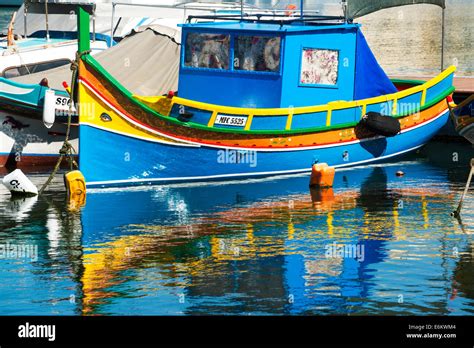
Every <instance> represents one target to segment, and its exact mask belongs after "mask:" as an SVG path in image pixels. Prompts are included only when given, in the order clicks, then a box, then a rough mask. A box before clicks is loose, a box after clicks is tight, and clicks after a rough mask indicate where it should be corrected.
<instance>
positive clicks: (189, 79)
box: [178, 68, 282, 108]
mask: <svg viewBox="0 0 474 348" xmlns="http://www.w3.org/2000/svg"><path fill="white" fill-rule="evenodd" d="M281 85H282V84H281V76H274V75H270V76H269V75H264V74H258V73H244V72H227V71H218V70H213V71H212V72H210V71H206V69H199V68H198V69H195V68H181V72H180V76H179V84H178V93H179V96H180V97H183V98H188V99H193V100H198V101H201V102H205V103H210V104H218V105H226V106H237V107H250V108H273V107H278V106H279V105H280V95H281Z"/></svg>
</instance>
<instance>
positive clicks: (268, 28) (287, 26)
mask: <svg viewBox="0 0 474 348" xmlns="http://www.w3.org/2000/svg"><path fill="white" fill-rule="evenodd" d="M180 26H181V27H183V28H185V29H190V30H194V29H198V30H199V29H202V30H210V31H254V32H255V31H256V32H278V33H282V32H289V33H309V32H318V31H321V30H328V29H332V30H338V29H339V30H340V29H352V28H358V27H360V24H353V23H341V24H321V25H305V24H304V23H298V22H293V23H284V22H283V21H282V23H281V24H279V23H265V22H256V23H249V22H237V21H227V22H205V23H199V22H198V23H187V24H181V25H180Z"/></svg>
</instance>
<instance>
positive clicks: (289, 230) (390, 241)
mask: <svg viewBox="0 0 474 348" xmlns="http://www.w3.org/2000/svg"><path fill="white" fill-rule="evenodd" d="M471 156H473V157H474V151H473V149H472V147H471V146H470V145H459V144H458V145H447V144H444V143H432V144H429V145H428V148H427V149H425V150H424V151H423V152H421V153H419V154H417V155H413V156H410V157H407V158H404V159H402V161H401V162H398V163H389V164H383V165H376V166H368V167H361V168H355V169H350V170H341V171H338V172H337V174H336V178H335V185H334V188H333V189H331V190H326V191H315V190H312V191H311V190H309V188H308V177H307V176H306V175H303V176H293V177H286V178H278V179H276V178H274V179H265V180H258V181H246V182H233V183H226V184H206V185H204V184H201V185H175V186H149V187H141V188H134V189H129V190H124V189H120V190H118V189H107V190H92V191H89V192H88V194H87V202H86V205H85V206H84V207H83V208H82V209H80V210H79V211H77V210H74V209H68V208H67V204H66V200H65V194H64V193H63V192H62V189H63V187H62V182H61V180H60V178H58V179H57V180H56V182H55V183H54V185H53V186H52V187H51V189H50V190H49V191H48V192H47V194H46V195H44V196H42V197H39V198H29V199H19V200H13V199H11V198H10V195H9V193H8V192H6V191H5V189H3V188H2V190H1V191H0V230H1V232H0V245H3V249H0V251H1V250H3V251H4V253H3V254H0V256H1V258H0V279H2V282H0V314H14V315H18V314H46V315H49V314H84V315H103V314H116V315H122V314H169V315H182V314H242V315H247V314H298V315H299V314H349V315H360V314H390V315H399V314H421V315H427V314H442V315H449V314H454V315H466V314H467V315H472V314H473V313H474V260H473V248H474V244H473V240H472V237H473V233H474V212H473V208H474V195H473V194H472V193H470V194H469V195H468V196H467V198H466V201H465V206H464V212H463V215H462V222H461V223H460V222H459V221H457V220H456V219H453V218H451V217H450V216H449V213H450V212H451V211H452V210H453V209H454V208H455V206H456V204H457V201H458V200H459V197H460V193H461V191H462V189H463V187H464V184H465V180H466V178H467V174H468V165H467V160H468V158H470V157H471ZM399 170H402V171H403V172H404V173H405V175H404V176H403V177H398V176H396V172H397V171H399ZM30 177H31V178H32V180H33V181H34V182H35V183H37V184H38V185H39V184H41V183H43V182H44V181H45V180H46V176H45V175H44V174H30ZM471 192H472V191H471ZM7 244H8V245H7ZM12 245H13V246H16V247H17V248H18V247H23V246H28V247H33V249H32V250H34V248H37V254H34V253H30V254H28V253H27V252H24V253H23V254H21V255H14V254H12V252H11V248H12ZM0 248H1V246H0ZM6 248H10V252H5V250H7V249H6ZM28 250H29V249H28ZM341 250H343V251H345V252H346V253H344V254H343V255H341V254H340V251H341ZM354 250H355V254H353V253H352V252H353V251H354Z"/></svg>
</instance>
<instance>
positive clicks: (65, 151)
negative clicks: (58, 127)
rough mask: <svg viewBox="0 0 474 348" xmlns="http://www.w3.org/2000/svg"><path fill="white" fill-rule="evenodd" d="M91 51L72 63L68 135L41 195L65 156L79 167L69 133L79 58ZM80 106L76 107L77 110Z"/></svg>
mask: <svg viewBox="0 0 474 348" xmlns="http://www.w3.org/2000/svg"><path fill="white" fill-rule="evenodd" d="M88 53H90V50H89V51H84V52H81V53H79V52H76V59H75V60H74V61H73V62H72V63H71V70H72V78H71V92H70V93H69V94H70V97H71V102H70V103H69V110H68V116H67V129H66V137H65V139H64V142H63V145H62V146H61V149H60V150H59V158H58V161H57V162H56V165H55V166H54V169H53V171H52V172H51V174H50V175H49V177H48V180H46V182H45V183H44V184H43V186H42V187H41V189H40V190H39V193H38V194H39V195H41V194H42V193H43V192H44V190H45V189H46V188H47V187H48V186H49V184H51V181H53V179H54V177H55V176H56V174H57V172H58V170H59V167H60V166H61V162H62V161H63V159H64V157H66V158H67V160H68V163H69V170H73V168H74V167H75V168H76V169H78V168H79V166H78V165H77V163H76V161H75V160H74V159H73V158H72V156H73V154H77V151H76V149H74V146H72V144H71V143H70V142H69V135H70V132H71V123H72V106H73V104H74V88H75V84H76V83H75V82H76V77H77V72H78V70H79V60H80V59H81V58H82V56H83V55H85V54H88ZM77 109H78V108H76V110H77Z"/></svg>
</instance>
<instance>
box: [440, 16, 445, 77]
mask: <svg viewBox="0 0 474 348" xmlns="http://www.w3.org/2000/svg"><path fill="white" fill-rule="evenodd" d="M444 10H445V8H444V7H443V8H442V9H441V11H442V12H441V71H443V68H444V34H445V33H444Z"/></svg>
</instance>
